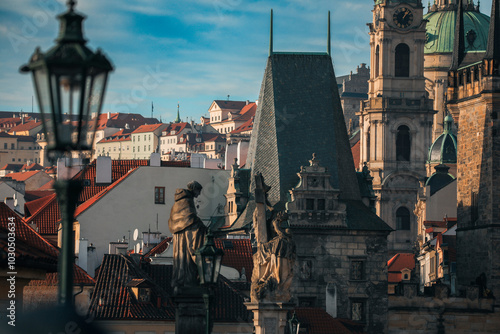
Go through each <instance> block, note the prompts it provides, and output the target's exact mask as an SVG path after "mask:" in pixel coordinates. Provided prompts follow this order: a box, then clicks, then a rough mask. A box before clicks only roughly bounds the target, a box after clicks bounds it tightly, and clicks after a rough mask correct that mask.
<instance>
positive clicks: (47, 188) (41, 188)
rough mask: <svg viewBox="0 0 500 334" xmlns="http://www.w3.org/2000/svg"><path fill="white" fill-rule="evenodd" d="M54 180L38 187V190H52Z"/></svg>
mask: <svg viewBox="0 0 500 334" xmlns="http://www.w3.org/2000/svg"><path fill="white" fill-rule="evenodd" d="M54 182H55V180H50V181H49V182H47V183H45V184H44V185H43V186H41V187H40V188H38V191H47V190H54Z"/></svg>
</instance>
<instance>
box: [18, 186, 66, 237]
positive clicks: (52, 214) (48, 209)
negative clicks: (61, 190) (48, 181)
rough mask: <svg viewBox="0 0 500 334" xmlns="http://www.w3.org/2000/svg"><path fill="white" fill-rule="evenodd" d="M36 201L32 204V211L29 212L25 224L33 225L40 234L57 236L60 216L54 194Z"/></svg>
mask: <svg viewBox="0 0 500 334" xmlns="http://www.w3.org/2000/svg"><path fill="white" fill-rule="evenodd" d="M37 201H38V202H36V203H35V204H32V206H33V211H31V210H29V213H30V214H31V216H29V217H26V218H25V222H26V223H27V224H35V225H36V227H37V228H38V233H40V234H57V229H58V227H59V223H58V222H59V220H61V214H60V211H59V204H58V203H57V199H56V194H52V195H50V196H47V197H43V198H41V199H40V200H37ZM28 208H29V207H28ZM35 209H36V210H35Z"/></svg>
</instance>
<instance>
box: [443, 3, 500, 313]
mask: <svg viewBox="0 0 500 334" xmlns="http://www.w3.org/2000/svg"><path fill="white" fill-rule="evenodd" d="M460 2H462V0H461V1H460ZM460 15H463V13H462V11H461V10H460V9H459V20H457V27H456V32H457V33H456V40H455V43H456V44H458V47H456V48H455V50H454V53H453V61H452V64H453V65H452V68H451V70H450V71H449V74H448V92H447V97H448V101H449V103H448V108H449V110H450V111H451V114H452V115H453V118H454V119H455V122H456V123H457V124H458V152H457V179H458V180H457V219H458V223H457V278H458V283H459V284H460V285H462V286H464V285H469V284H470V283H471V282H476V279H477V277H479V276H480V275H482V274H484V275H482V277H483V279H482V280H481V281H482V283H483V286H484V285H485V286H486V288H487V289H488V290H491V292H492V293H493V296H495V297H496V298H497V299H496V300H497V301H496V304H497V305H498V297H499V296H500V257H499V256H498V254H499V253H500V186H499V185H500V153H499V152H500V116H499V115H498V114H499V112H500V0H493V1H492V10H491V21H490V29H489V34H488V47H487V50H486V53H485V54H483V55H482V56H483V59H482V60H481V61H479V62H477V61H476V59H475V58H473V57H471V56H470V55H468V54H467V53H465V52H464V45H463V44H464V41H463V39H461V38H459V32H460V31H463V21H462V20H461V19H460ZM483 293H485V291H483Z"/></svg>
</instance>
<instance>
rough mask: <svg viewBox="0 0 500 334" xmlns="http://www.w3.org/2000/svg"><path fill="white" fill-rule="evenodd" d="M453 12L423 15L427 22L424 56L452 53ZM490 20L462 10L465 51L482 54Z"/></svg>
mask: <svg viewBox="0 0 500 334" xmlns="http://www.w3.org/2000/svg"><path fill="white" fill-rule="evenodd" d="M456 16H457V13H456V11H455V10H439V11H432V12H429V13H427V14H425V15H424V19H425V20H428V21H429V22H427V27H426V30H427V33H426V42H425V49H424V52H425V54H430V53H452V52H453V41H454V39H455V37H454V34H455V22H456ZM489 26H490V18H489V16H487V15H484V14H482V13H480V12H478V11H476V10H467V9H466V10H464V32H465V39H464V40H465V51H466V52H478V51H479V52H484V51H486V46H487V44H488V30H489Z"/></svg>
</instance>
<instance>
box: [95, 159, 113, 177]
mask: <svg viewBox="0 0 500 334" xmlns="http://www.w3.org/2000/svg"><path fill="white" fill-rule="evenodd" d="M111 182H112V179H111V158H110V157H104V156H100V157H97V161H96V166H95V183H97V184H100V183H105V184H110V183H111Z"/></svg>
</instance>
